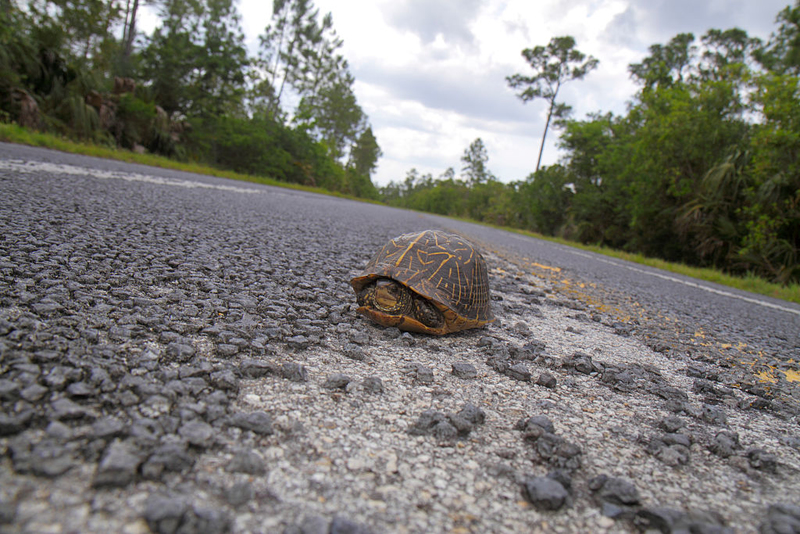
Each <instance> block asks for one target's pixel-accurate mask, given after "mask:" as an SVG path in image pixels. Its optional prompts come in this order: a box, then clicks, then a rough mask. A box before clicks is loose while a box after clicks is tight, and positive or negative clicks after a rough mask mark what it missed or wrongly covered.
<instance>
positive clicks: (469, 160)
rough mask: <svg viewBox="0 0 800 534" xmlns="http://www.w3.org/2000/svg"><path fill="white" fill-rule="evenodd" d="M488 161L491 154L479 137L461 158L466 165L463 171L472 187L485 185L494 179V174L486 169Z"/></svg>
mask: <svg viewBox="0 0 800 534" xmlns="http://www.w3.org/2000/svg"><path fill="white" fill-rule="evenodd" d="M487 161H489V154H488V152H487V150H486V145H484V144H483V141H482V140H481V138H480V137H478V138H477V139H475V140H474V141H473V142H472V144H471V145H469V148H467V149H466V150H465V151H464V155H463V156H461V162H462V163H463V164H464V166H463V167H462V168H461V171H462V172H463V173H464V175H465V176H466V177H467V180H469V183H470V185H473V186H474V185H477V184H483V183H486V182H487V181H489V180H492V179H494V176H492V173H491V172H489V170H488V169H487V168H486V162H487Z"/></svg>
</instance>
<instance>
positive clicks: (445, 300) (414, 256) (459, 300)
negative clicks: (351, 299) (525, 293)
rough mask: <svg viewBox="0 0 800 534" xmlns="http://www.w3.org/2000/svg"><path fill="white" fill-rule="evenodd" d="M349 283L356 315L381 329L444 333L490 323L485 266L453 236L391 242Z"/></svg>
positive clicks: (436, 233) (464, 242) (404, 237)
mask: <svg viewBox="0 0 800 534" xmlns="http://www.w3.org/2000/svg"><path fill="white" fill-rule="evenodd" d="M350 284H351V285H352V286H353V289H354V290H355V292H356V299H357V300H358V306H359V307H358V312H359V313H361V314H363V315H365V316H366V317H369V318H370V319H372V320H373V321H375V322H376V323H378V324H382V325H384V326H396V327H398V328H399V329H400V330H410V331H412V332H422V333H425V334H447V333H450V332H457V331H459V330H465V329H467V328H476V327H479V326H483V325H485V324H486V323H489V322H491V321H493V320H494V317H493V316H492V310H491V305H490V304H491V303H490V298H489V276H488V272H487V269H486V261H485V260H484V259H483V256H481V254H480V252H478V251H477V250H476V249H475V247H474V246H473V245H472V244H471V243H469V242H468V241H467V240H465V239H464V238H462V237H460V236H457V235H454V234H448V233H445V232H440V231H438V230H426V231H424V232H419V233H413V234H403V235H401V236H398V237H395V238H394V239H392V240H391V241H389V242H388V243H386V244H385V245H384V246H383V248H381V249H380V250H379V251H378V253H377V254H376V255H375V256H374V257H373V258H372V259H371V260H369V263H367V266H366V268H365V269H364V272H363V273H361V274H360V275H359V276H356V277H355V278H353V279H352V280H350Z"/></svg>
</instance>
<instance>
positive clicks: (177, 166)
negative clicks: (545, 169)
mask: <svg viewBox="0 0 800 534" xmlns="http://www.w3.org/2000/svg"><path fill="white" fill-rule="evenodd" d="M0 141H5V142H9V143H17V144H23V145H30V146H38V147H43V148H51V149H54V150H59V151H61V152H69V153H72V154H82V155H85V156H94V157H98V158H105V159H113V160H118V161H125V162H128V163H138V164H141V165H149V166H152V167H161V168H164V169H171V170H178V171H185V172H191V173H196V174H205V175H210V176H217V177H220V178H230V179H232V180H241V181H246V182H253V183H259V184H265V185H271V186H275V187H283V188H288V189H294V190H298V191H306V192H309V193H319V194H323V195H329V196H335V197H340V198H349V199H352V200H359V201H361V202H370V203H374V204H381V203H380V202H377V201H373V200H367V199H363V198H357V197H352V196H350V195H345V194H342V193H337V192H332V191H328V190H326V189H321V188H318V187H309V186H304V185H299V184H290V183H286V182H279V181H277V180H274V179H272V178H266V177H262V176H251V175H246V174H239V173H236V172H232V171H225V170H220V169H215V168H213V167H208V166H204V165H199V164H196V163H184V162H180V161H175V160H171V159H168V158H165V157H162V156H155V155H152V154H137V153H135V152H130V151H127V150H120V149H116V148H110V147H104V146H99V145H94V144H88V143H78V142H75V141H71V140H68V139H65V138H62V137H58V136H55V135H52V134H45V133H39V132H32V131H30V130H27V129H25V128H22V127H20V126H17V125H15V124H3V123H0ZM469 222H472V223H475V222H477V221H469ZM478 224H482V223H478ZM487 226H494V227H496V228H500V229H502V230H508V231H513V232H517V233H519V234H523V235H527V236H530V237H535V238H537V239H544V240H547V241H552V242H555V243H559V244H562V245H565V246H569V247H574V248H579V249H582V250H588V251H591V252H596V253H598V254H602V255H604V256H609V257H613V258H617V259H621V260H626V261H630V262H634V263H638V264H640V265H647V266H649V267H655V268H658V269H663V270H665V271H669V272H672V273H676V274H682V275H684V276H688V277H691V278H697V279H700V280H705V281H707V282H714V283H717V284H721V285H724V286H728V287H733V288H736V289H741V290H743V291H750V292H752V293H758V294H760V295H766V296H769V297H774V298H777V299H781V300H786V301H789V302H794V303H797V304H800V284H791V285H786V286H782V285H780V284H775V283H772V282H769V281H767V280H764V279H763V278H759V277H757V276H754V275H749V276H746V277H737V276H732V275H729V274H726V273H723V272H721V271H717V270H715V269H706V268H702V269H701V268H696V267H690V266H688V265H683V264H679V263H670V262H667V261H664V260H659V259H655V258H647V257H645V256H642V255H641V254H631V253H629V252H622V251H619V250H612V249H609V248H605V247H598V246H594V245H583V244H581V243H576V242H574V241H567V240H566V239H561V238H557V237H549V236H544V235H541V234H537V233H535V232H529V231H527V230H518V229H514V228H508V227H501V226H496V225H487Z"/></svg>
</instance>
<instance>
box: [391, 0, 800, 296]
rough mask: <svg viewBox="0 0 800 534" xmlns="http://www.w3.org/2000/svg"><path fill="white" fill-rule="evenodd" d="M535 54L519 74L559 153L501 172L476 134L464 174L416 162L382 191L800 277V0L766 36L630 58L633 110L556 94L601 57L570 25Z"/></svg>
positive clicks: (708, 38) (684, 42)
mask: <svg viewBox="0 0 800 534" xmlns="http://www.w3.org/2000/svg"><path fill="white" fill-rule="evenodd" d="M523 56H525V58H526V60H528V62H529V64H530V65H531V67H532V69H533V72H534V74H533V75H532V76H525V75H513V76H509V77H508V82H509V84H510V85H511V86H512V87H514V88H520V89H523V90H522V92H521V93H519V96H520V98H521V99H522V100H523V101H528V100H532V99H535V98H541V99H544V100H545V101H546V102H547V104H548V109H549V112H548V125H550V119H553V125H554V126H555V127H556V128H558V129H559V130H560V138H559V142H558V144H559V146H560V148H561V149H562V150H563V151H564V156H563V158H562V159H561V160H560V162H559V163H558V164H556V165H551V166H547V167H542V168H539V169H538V170H537V171H535V172H533V173H531V174H530V175H529V176H528V177H527V178H526V179H525V180H521V181H516V182H512V183H503V182H501V181H499V180H498V179H497V178H496V177H495V176H494V175H493V174H492V173H491V172H490V171H489V170H488V167H487V163H488V151H487V148H486V146H485V145H484V143H483V141H482V140H481V139H476V140H475V141H474V142H473V143H472V144H471V145H470V147H468V148H467V149H466V150H465V152H464V156H463V157H462V163H463V166H462V168H461V175H460V176H459V177H456V173H455V170H454V169H452V168H450V169H447V170H446V171H445V172H444V173H443V174H442V175H440V176H438V177H436V178H434V177H433V176H432V175H431V174H425V175H420V174H419V173H418V172H417V171H416V170H415V169H412V170H410V171H409V172H408V174H407V176H406V178H405V180H404V181H397V182H392V183H390V184H389V185H388V186H386V187H384V188H382V189H381V194H382V196H383V198H384V199H385V200H386V201H387V202H388V203H389V204H392V205H396V206H402V207H408V208H413V209H419V210H424V211H430V212H434V213H440V214H445V215H455V216H461V217H469V218H473V219H476V220H479V221H486V222H491V223H494V224H500V225H508V226H513V227H517V228H523V229H528V230H533V231H536V232H540V233H542V234H545V235H550V236H562V237H565V238H568V239H572V240H577V241H580V242H583V243H590V244H599V245H605V246H609V247H613V248H616V249H622V250H626V251H631V252H639V253H642V254H645V255H648V256H652V257H658V258H663V259H666V260H670V261H679V262H684V263H687V264H690V265H695V266H710V267H715V268H718V269H722V270H724V271H727V272H731V273H737V274H744V273H754V274H757V275H759V276H762V277H765V278H768V279H772V280H775V281H778V282H782V283H790V282H798V281H800V0H798V1H797V2H796V3H795V5H794V6H787V7H786V8H785V9H784V10H782V11H781V12H780V13H779V14H778V15H777V17H776V28H775V30H774V31H773V33H772V35H771V37H770V38H769V39H768V40H767V41H762V40H760V39H757V38H753V37H750V36H748V34H747V33H746V32H745V31H743V30H741V29H738V28H733V29H729V30H724V31H723V30H716V29H712V30H709V31H707V32H706V33H705V34H704V35H702V36H701V37H700V38H699V39H697V38H696V37H695V36H694V35H693V34H691V33H681V34H679V35H676V36H675V37H673V38H672V39H671V40H670V41H669V42H667V43H666V44H655V45H653V46H651V47H650V49H649V55H648V56H647V57H645V58H644V59H643V60H642V61H641V62H640V63H636V64H631V65H630V66H629V72H630V75H631V77H632V78H633V80H635V82H636V83H637V84H638V86H639V90H638V91H637V93H636V95H635V96H634V97H633V99H632V100H631V101H630V102H629V103H628V106H627V111H626V112H625V113H624V114H614V113H610V112H602V111H601V112H597V113H593V114H590V115H589V116H587V117H586V118H585V119H583V120H575V119H571V118H570V108H569V106H567V105H566V104H563V103H559V102H558V101H557V95H558V88H559V87H560V86H561V84H563V83H566V82H568V81H571V80H574V79H580V78H582V77H583V76H584V75H585V74H586V73H587V72H588V71H590V70H591V69H593V68H595V67H596V66H597V62H596V60H594V59H593V58H591V57H586V56H585V55H583V54H581V53H580V52H578V51H577V50H575V41H574V39H572V38H571V37H558V38H554V39H553V40H552V41H551V42H550V43H549V45H548V46H539V47H536V48H534V49H526V50H525V51H523ZM546 131H547V130H545V134H546Z"/></svg>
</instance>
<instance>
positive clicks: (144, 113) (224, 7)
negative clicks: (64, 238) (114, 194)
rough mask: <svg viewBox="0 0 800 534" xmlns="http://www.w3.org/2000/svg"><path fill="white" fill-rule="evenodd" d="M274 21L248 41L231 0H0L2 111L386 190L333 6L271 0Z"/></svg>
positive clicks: (121, 142) (283, 175)
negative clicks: (145, 18) (146, 17)
mask: <svg viewBox="0 0 800 534" xmlns="http://www.w3.org/2000/svg"><path fill="white" fill-rule="evenodd" d="M144 6H148V7H149V8H151V9H154V10H155V12H156V13H157V14H158V19H159V20H158V24H157V25H156V28H155V29H154V30H153V31H152V32H151V33H150V34H149V35H146V34H143V33H142V32H140V31H139V30H138V25H139V22H140V18H141V13H142V8H143V7H144ZM266 22H268V25H266V27H265V29H264V32H263V33H262V34H261V35H260V37H259V48H258V52H257V53H256V54H250V53H249V52H248V50H247V48H246V47H245V41H244V34H243V31H242V27H241V16H240V14H239V13H238V11H237V9H236V6H235V2H234V0H0V121H2V122H16V123H18V124H20V125H22V126H26V127H29V128H34V129H38V130H44V131H48V132H53V133H56V134H60V135H64V136H68V137H71V138H76V139H80V140H85V141H90V142H94V143H97V144H103V145H110V146H119V147H123V148H127V149H132V150H136V151H140V152H144V151H148V152H152V153H156V154H162V155H165V156H168V157H172V158H177V159H191V160H194V161H199V162H202V163H206V164H209V165H211V166H215V167H219V168H224V169H230V170H234V171H237V172H242V173H247V174H252V175H256V176H269V177H271V178H275V179H278V180H283V181H287V182H293V183H301V184H306V185H312V186H317V187H322V188H326V189H329V190H333V191H341V192H345V193H349V194H352V195H356V196H362V197H368V198H377V191H376V189H375V187H374V186H373V184H372V181H371V180H370V175H371V174H372V173H373V172H374V170H375V167H376V164H377V160H378V158H379V156H380V153H381V152H380V147H379V146H378V143H377V140H376V138H375V136H374V135H373V133H372V129H371V127H370V125H369V121H368V118H367V116H366V114H365V113H364V111H363V110H362V109H361V107H360V106H359V104H358V102H357V100H356V97H355V94H354V92H353V83H354V79H353V76H352V75H351V73H350V72H349V69H348V65H347V61H346V60H345V59H344V57H343V56H342V55H341V51H340V49H341V47H342V40H341V39H340V38H339V37H338V36H337V34H336V31H335V29H334V27H333V20H332V17H331V15H330V14H327V15H324V16H320V13H319V11H318V10H317V9H316V8H315V7H314V4H313V1H312V0H274V2H273V14H272V17H271V19H270V20H269V21H265V23H266Z"/></svg>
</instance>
